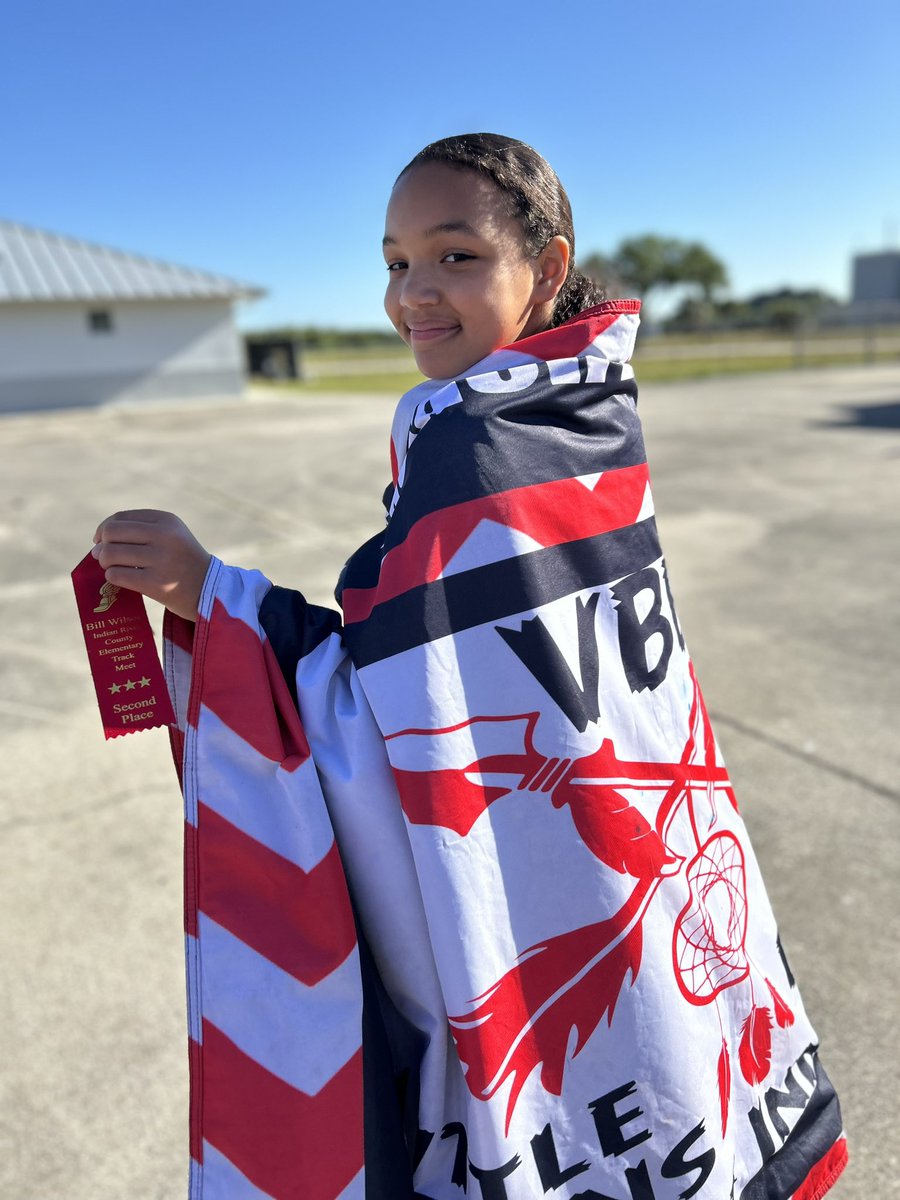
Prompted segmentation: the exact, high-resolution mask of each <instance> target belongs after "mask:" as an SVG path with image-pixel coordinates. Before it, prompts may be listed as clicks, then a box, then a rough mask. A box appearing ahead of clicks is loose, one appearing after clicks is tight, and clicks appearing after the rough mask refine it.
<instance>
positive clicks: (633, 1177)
mask: <svg viewBox="0 0 900 1200" xmlns="http://www.w3.org/2000/svg"><path fill="white" fill-rule="evenodd" d="M625 1182H626V1183H627V1184H628V1190H629V1192H630V1193H631V1200H656V1193H655V1192H654V1190H653V1184H652V1183H651V1182H650V1172H649V1171H648V1170H647V1160H646V1158H642V1159H641V1161H640V1162H639V1163H638V1165H637V1166H636V1167H626V1168H625Z"/></svg>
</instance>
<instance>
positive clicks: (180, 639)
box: [163, 608, 194, 654]
mask: <svg viewBox="0 0 900 1200" xmlns="http://www.w3.org/2000/svg"><path fill="white" fill-rule="evenodd" d="M163 636H164V637H165V638H167V639H168V641H170V642H171V643H172V645H173V646H177V647H178V649H179V650H184V652H185V653H186V654H193V652H194V622H193V621H187V620H185V618H184V617H179V616H178V615H177V613H173V612H172V611H171V610H170V609H168V608H167V609H166V612H165V616H164V617H163Z"/></svg>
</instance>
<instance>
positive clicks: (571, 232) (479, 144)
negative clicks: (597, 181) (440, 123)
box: [398, 133, 606, 329]
mask: <svg viewBox="0 0 900 1200" xmlns="http://www.w3.org/2000/svg"><path fill="white" fill-rule="evenodd" d="M426 163H440V164H442V165H444V166H448V167H455V168H457V169H459V170H470V171H477V172H478V173H479V174H480V175H483V176H485V177H486V178H487V179H490V180H491V182H492V183H493V184H495V186H496V187H497V188H499V190H500V191H501V192H502V193H503V195H504V197H505V198H506V200H507V203H508V206H509V213H510V216H513V217H515V218H516V219H517V220H518V221H519V222H520V223H521V225H522V230H523V233H524V238H525V253H526V254H527V255H528V256H529V257H534V256H535V255H537V254H540V252H541V251H542V250H543V249H544V247H545V246H546V245H547V243H548V242H549V241H550V239H551V238H552V237H556V236H557V235H561V236H562V237H564V238H565V239H566V241H567V242H568V243H569V250H570V254H571V258H570V260H569V271H568V274H567V275H566V279H565V283H564V284H563V286H562V288H561V289H560V291H559V294H558V295H557V297H556V301H555V303H554V306H553V312H552V315H551V317H550V325H549V328H551V329H554V328H555V327H556V326H557V325H562V323H563V322H564V321H568V320H569V319H570V318H571V317H574V316H577V314H578V313H580V312H581V311H582V309H585V308H590V307H591V306H592V305H594V304H600V303H601V301H603V300H605V299H606V292H605V291H604V290H603V288H602V287H601V286H600V285H599V284H598V283H596V282H595V281H594V280H593V279H589V278H588V277H587V276H586V275H583V274H582V273H581V271H579V270H577V269H576V267H575V229H574V227H573V225H572V206H571V204H570V203H569V197H568V196H567V195H566V192H565V189H564V188H563V185H562V184H561V183H560V181H559V178H558V177H557V175H556V172H555V171H554V170H553V168H552V167H551V166H550V164H549V163H548V162H547V161H546V159H544V158H542V157H541V155H540V154H538V152H537V150H534V149H532V147H531V146H529V145H526V143H525V142H519V141H516V139H515V138H509V137H503V136H502V135H501V134H499V133H463V134H459V135H457V136H455V137H448V138H441V140H440V141H437V142H432V143H431V144H430V145H428V146H426V147H425V149H424V150H420V151H419V153H418V154H417V155H416V156H415V158H414V159H412V160H411V161H410V162H408V163H407V164H406V166H405V167H404V168H403V170H402V171H401V172H400V175H399V176H398V179H400V178H402V177H403V176H404V175H405V174H407V172H408V171H411V170H412V169H413V168H414V167H420V166H423V165H424V164H426Z"/></svg>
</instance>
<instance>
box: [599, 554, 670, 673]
mask: <svg viewBox="0 0 900 1200" xmlns="http://www.w3.org/2000/svg"><path fill="white" fill-rule="evenodd" d="M647 590H649V591H650V592H652V594H653V600H652V603H651V605H650V611H649V612H648V613H647V615H646V616H645V617H644V619H643V620H640V618H639V617H638V615H637V606H636V604H635V598H636V597H637V596H638V595H639V594H640V593H641V592H644V591H647ZM610 591H611V592H612V596H613V599H614V600H615V601H616V602H617V608H616V617H617V618H618V622H619V653H620V654H621V656H622V667H623V668H624V671H625V678H626V679H627V680H628V686H629V687H630V688H631V690H632V691H633V692H640V691H643V690H644V688H649V689H650V691H651V692H652V691H653V689H654V688H657V687H659V685H660V684H661V683H662V682H663V680H664V679H665V677H666V672H667V671H668V669H669V659H670V658H671V657H672V646H673V644H674V640H675V639H674V638H673V636H672V625H671V623H670V622H669V621H668V620H667V618H666V617H665V616H663V611H662V589H661V587H660V582H659V573H658V571H657V570H656V569H655V567H641V569H640V570H639V571H635V572H634V574H633V575H626V576H625V578H624V579H620V580H619V582H618V583H616V584H614V585H613V586H612V587H611V588H610ZM656 633H658V634H659V635H660V636H661V637H662V640H663V644H662V651H661V653H660V655H659V657H658V658H657V660H656V664H655V666H653V667H650V666H649V665H648V661H647V644H648V642H649V641H650V639H651V638H652V637H653V635H654V634H656Z"/></svg>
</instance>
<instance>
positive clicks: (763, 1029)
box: [738, 1005, 772, 1083]
mask: <svg viewBox="0 0 900 1200" xmlns="http://www.w3.org/2000/svg"><path fill="white" fill-rule="evenodd" d="M738 1057H739V1059H740V1063H741V1072H742V1073H743V1076H744V1078H745V1079H746V1080H747V1082H748V1083H762V1081H763V1080H764V1079H765V1077H766V1076H767V1075H768V1073H769V1066H770V1064H771V1061H772V1014H771V1013H770V1012H769V1010H768V1009H767V1008H758V1007H757V1006H756V1005H754V1006H753V1008H751V1009H750V1015H749V1017H747V1019H746V1021H745V1022H744V1024H743V1025H742V1026H741V1047H740V1050H739V1052H738Z"/></svg>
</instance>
